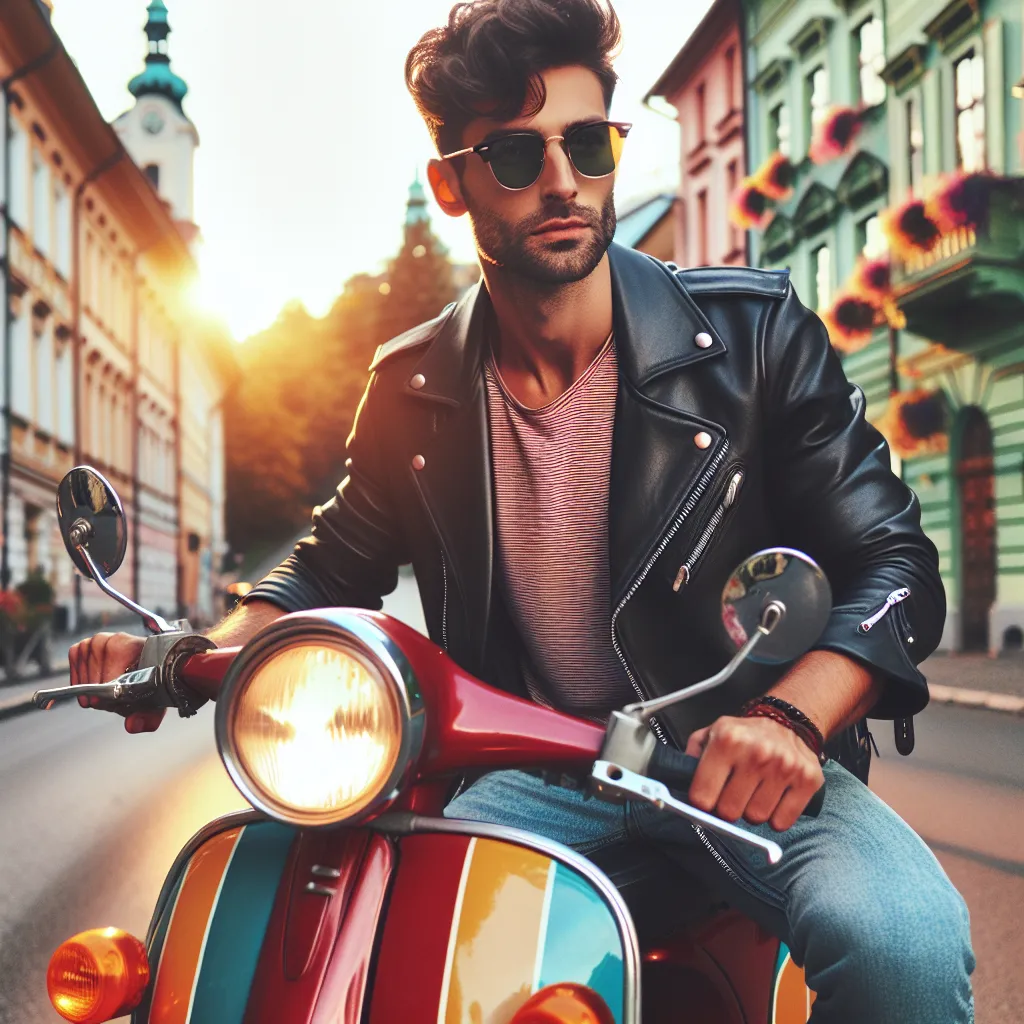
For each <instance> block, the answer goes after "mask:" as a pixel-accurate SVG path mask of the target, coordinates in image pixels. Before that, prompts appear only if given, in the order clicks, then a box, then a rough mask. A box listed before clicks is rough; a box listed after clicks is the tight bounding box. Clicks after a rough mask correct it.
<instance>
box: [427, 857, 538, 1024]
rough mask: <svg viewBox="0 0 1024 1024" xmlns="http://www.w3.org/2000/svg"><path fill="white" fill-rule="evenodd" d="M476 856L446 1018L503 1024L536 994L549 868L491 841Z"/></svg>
mask: <svg viewBox="0 0 1024 1024" xmlns="http://www.w3.org/2000/svg"><path fill="white" fill-rule="evenodd" d="M471 857H472V861H471V863H470V865H469V869H468V877H467V879H466V887H465V892H464V895H463V900H462V907H461V911H460V913H459V916H458V924H457V931H456V937H455V951H454V955H453V956H452V958H451V966H450V971H449V975H448V978H447V982H448V993H447V999H446V1000H444V1001H443V1002H442V1006H443V1007H444V1017H443V1018H442V1019H443V1021H444V1024H467V1022H474V1024H475V1022H477V1021H480V1022H483V1021H487V1022H493V1024H500V1022H501V1021H505V1020H508V1019H509V1018H511V1016H512V1014H513V1013H514V1012H515V1010H516V1009H517V1008H518V1007H519V1006H520V1005H522V1003H524V1002H525V1001H526V1000H527V999H528V998H529V997H530V994H531V991H532V988H533V981H534V972H535V969H536V962H537V945H538V942H539V940H540V937H541V936H540V922H541V918H542V917H543V913H544V896H545V892H546V889H547V883H548V872H549V868H550V864H551V862H550V860H549V859H548V858H547V857H545V856H543V854H539V853H536V852H534V851H533V850H526V849H523V848H522V847H519V846H513V845H511V844H509V843H502V842H498V841H496V840H492V839H478V840H477V841H476V844H475V847H474V849H473V851H472V853H471ZM454 927H455V926H454V924H453V928H454Z"/></svg>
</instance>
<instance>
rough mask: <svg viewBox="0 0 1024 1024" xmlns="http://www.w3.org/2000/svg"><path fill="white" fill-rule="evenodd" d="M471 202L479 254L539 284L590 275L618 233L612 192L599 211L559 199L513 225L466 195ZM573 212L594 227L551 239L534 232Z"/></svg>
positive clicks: (488, 260) (518, 275)
mask: <svg viewBox="0 0 1024 1024" xmlns="http://www.w3.org/2000/svg"><path fill="white" fill-rule="evenodd" d="M467 206H468V208H469V214H470V218H471V220H472V223H473V234H474V236H475V238H476V244H477V249H478V250H479V252H480V256H481V258H482V259H484V260H486V261H487V262H488V263H492V264H494V265H495V266H497V267H501V268H502V269H503V270H507V271H509V272H510V273H512V274H515V275H516V276H517V277H519V278H521V279H523V280H524V281H529V282H531V283H532V284H537V285H548V286H550V285H563V284H574V283H575V282H577V281H582V280H583V279H584V278H586V277H589V276H590V275H591V274H592V273H593V272H594V270H595V269H596V268H597V265H598V264H599V263H600V262H601V260H602V259H603V258H604V254H605V253H606V252H607V251H608V246H609V245H611V243H612V237H613V236H614V235H615V224H616V220H615V202H614V199H613V197H612V194H611V193H610V192H609V193H608V198H607V199H606V200H605V201H604V205H603V206H602V207H601V209H600V210H596V209H594V208H593V207H591V206H582V205H580V204H578V203H572V202H555V203H549V204H548V205H547V206H545V207H544V208H543V209H542V210H540V211H538V212H537V213H535V214H531V215H530V216H529V217H524V218H523V219H522V220H520V221H518V222H516V223H514V224H509V223H508V221H505V220H502V219H501V217H499V216H498V215H497V214H496V213H495V212H494V211H493V210H488V209H485V208H483V207H480V206H477V205H476V204H475V203H472V202H470V200H469V198H468V197H467ZM569 217H574V218H579V219H580V220H583V221H586V223H587V225H588V226H589V227H590V229H591V230H590V231H589V232H588V233H587V234H586V235H584V236H583V237H582V238H566V239H560V240H559V241H553V242H545V241H544V236H543V235H534V234H533V232H534V231H536V230H537V228H539V227H540V226H541V224H543V223H544V222H545V221H548V220H552V219H554V218H559V219H567V218H569Z"/></svg>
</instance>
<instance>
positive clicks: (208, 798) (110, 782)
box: [0, 587, 1024, 1024]
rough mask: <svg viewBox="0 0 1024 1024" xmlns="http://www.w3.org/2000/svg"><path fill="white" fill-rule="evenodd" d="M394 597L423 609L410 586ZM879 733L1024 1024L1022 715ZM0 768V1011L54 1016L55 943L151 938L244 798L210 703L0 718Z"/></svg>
mask: <svg viewBox="0 0 1024 1024" xmlns="http://www.w3.org/2000/svg"><path fill="white" fill-rule="evenodd" d="M403 601H404V602H405V603H404V604H402V603H401V602H403ZM392 608H394V609H395V610H400V611H402V612H404V613H405V614H407V615H408V616H409V617H410V618H413V619H415V615H416V609H415V607H414V604H413V603H411V602H410V598H409V593H408V588H407V587H403V592H402V594H401V599H400V603H399V604H398V605H394V604H393V605H392ZM877 738H878V741H879V746H880V747H881V749H882V757H881V759H880V760H878V761H876V763H875V767H874V769H873V786H874V788H875V789H876V790H877V791H878V792H879V793H880V794H881V795H882V796H883V797H884V798H885V799H886V800H888V801H889V802H890V803H891V804H892V805H893V806H894V807H895V808H896V809H897V810H898V811H899V812H900V813H901V814H902V815H903V816H904V817H905V818H906V819H907V820H908V821H909V822H910V823H911V825H913V826H914V827H915V828H916V829H917V831H918V832H920V833H921V835H922V836H924V837H925V839H926V840H927V841H928V843H929V844H930V845H931V847H932V849H933V850H935V852H936V854H937V856H938V858H939V860H940V861H941V862H942V864H943V865H944V867H945V868H946V870H947V871H948V872H949V874H950V876H951V878H952V879H953V881H954V882H955V883H956V885H957V886H958V887H959V888H960V890H961V892H963V893H964V895H965V897H966V899H967V902H968V904H969V906H970V908H971V913H972V918H973V931H974V940H975V947H976V952H977V955H978V961H979V964H978V971H977V974H976V992H977V1021H978V1024H1019V1022H1020V1021H1022V1020H1024V979H1022V978H1021V976H1020V970H1019V967H1020V959H1021V952H1022V949H1024V937H1022V920H1024V812H1022V807H1024V800H1022V795H1024V719H1022V718H1018V717H1014V716H1008V715H1000V714H996V713H993V712H985V711H975V710H969V709H961V708H949V707H934V708H932V709H930V710H929V711H927V712H926V713H925V714H924V715H922V716H920V717H919V719H918V749H917V752H916V753H915V754H914V756H913V757H912V758H909V759H905V758H900V757H899V756H898V755H897V754H896V753H895V751H894V750H893V747H892V743H891V740H890V738H889V736H888V730H886V729H883V728H879V729H878V737H877ZM0 780H2V787H0V1022H4V1024H6V1022H10V1024H33V1022H37V1021H57V1020H59V1018H58V1017H57V1016H56V1014H55V1013H54V1012H53V1010H52V1009H50V1007H49V1003H48V1000H47V997H46V991H45V971H46V964H47V961H48V959H49V955H50V953H51V952H52V950H53V948H54V947H55V946H56V945H57V944H58V943H59V942H60V941H61V940H62V939H64V938H67V937H69V936H70V935H72V934H74V933H75V932H77V931H80V930H82V929H84V928H91V927H99V926H103V925H109V924H116V925H118V926H120V927H123V928H126V929H128V930H129V931H132V932H134V933H135V934H136V935H140V936H142V935H144V934H145V931H146V927H147V924H148V921H149V916H150V912H151V910H152V906H153V903H154V901H155V898H156V894H157V892H158V890H159V888H160V885H161V882H162V881H163V878H164V874H165V872H166V871H167V869H168V867H169V866H170V864H171V861H172V860H173V858H174V856H175V854H176V853H177V851H178V849H179V848H180V846H181V845H182V844H183V843H184V841H185V840H186V839H187V838H188V836H189V835H191V834H192V833H193V832H194V831H195V830H196V829H197V828H199V827H200V826H201V825H202V824H203V823H205V822H206V821H208V820H209V819H210V818H211V817H213V816H214V815H216V814H218V813H222V812H224V811H227V810H230V809H233V808H236V807H239V806H242V800H241V797H240V796H239V795H238V794H237V792H236V791H235V789H234V788H233V786H232V785H231V783H230V781H229V780H228V778H227V775H226V774H225V772H224V770H223V768H222V767H221V765H220V761H219V759H218V758H217V755H216V752H215V750H214V745H213V715H212V709H210V708H206V709H204V710H203V711H202V712H200V714H199V716H198V717H197V718H195V719H191V720H189V721H179V720H177V719H174V720H170V719H169V720H168V721H167V722H166V723H165V725H164V726H163V727H162V728H161V729H160V731H159V732H158V733H156V734H153V735H146V736H129V735H128V734H126V733H125V732H124V730H123V728H122V726H121V722H120V720H119V719H115V718H113V717H112V716H109V715H106V714H102V713H99V712H95V711H83V710H82V709H80V708H79V707H78V706H77V704H75V705H69V706H64V707H62V708H60V709H58V710H55V711H52V712H49V713H47V714H43V713H31V714H27V715H22V716H20V717H17V718H12V719H9V720H7V721H3V722H0Z"/></svg>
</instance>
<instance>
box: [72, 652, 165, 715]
mask: <svg viewBox="0 0 1024 1024" xmlns="http://www.w3.org/2000/svg"><path fill="white" fill-rule="evenodd" d="M145 642H146V641H145V639H144V638H143V637H140V636H132V635H130V634H129V633H97V634H96V636H92V637H89V639H87V640H79V642H78V643H77V644H75V645H74V647H72V648H71V650H70V651H68V663H69V667H70V669H71V685H72V686H80V685H82V684H83V683H109V682H111V681H112V680H114V679H117V677H118V676H120V675H124V673H125V672H127V671H129V670H130V669H133V668H135V666H136V665H137V664H138V663H139V658H140V656H141V655H142V647H143V644H145ZM78 703H79V704H80V705H81V706H82V707H83V708H88V707H93V708H104V707H105V705H104V704H103V703H102V701H101V700H100V698H99V697H79V698H78ZM106 710H111V711H117V713H118V714H119V715H123V716H124V719H125V722H124V727H125V729H126V730H127V731H128V732H131V733H136V732H154V731H155V730H156V729H159V728H160V723H161V722H162V721H163V720H164V714H165V713H166V709H161V710H160V711H148V712H133V713H129V712H128V711H125V710H122V709H119V708H114V707H110V708H106Z"/></svg>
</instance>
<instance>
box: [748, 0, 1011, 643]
mask: <svg viewBox="0 0 1024 1024" xmlns="http://www.w3.org/2000/svg"><path fill="white" fill-rule="evenodd" d="M1022 12H1024V4H1022V3H1021V0H1012V2H1011V0H953V2H952V3H950V2H948V0H947V2H932V0H845V2H844V0H745V2H744V19H745V32H746V39H747V82H748V87H747V90H748V91H747V138H748V146H749V152H750V157H749V165H750V167H751V169H756V168H757V167H758V166H759V165H760V164H761V163H762V161H763V160H764V159H765V158H766V157H767V156H769V155H770V154H771V153H773V152H774V151H776V150H781V151H782V152H783V153H785V154H787V155H788V156H789V158H790V159H791V161H792V162H793V163H794V164H795V165H796V167H797V181H796V186H795V191H794V195H793V196H792V198H791V199H789V200H788V201H786V202H785V203H783V204H781V205H780V206H779V207H778V210H777V213H776V216H775V218H774V220H773V221H772V222H771V223H770V224H769V225H768V227H767V228H766V230H765V231H764V232H754V233H753V236H754V237H753V244H752V261H753V262H754V263H755V264H758V265H761V266H766V267H788V268H789V269H790V271H791V274H792V279H793V282H794V285H795V287H796V289H797V292H798V294H799V295H800V296H801V298H802V299H803V300H804V302H806V303H807V304H808V305H810V306H812V307H813V308H817V309H825V308H827V307H828V306H829V304H830V302H831V300H832V299H833V298H834V296H835V294H836V290H837V289H839V288H841V287H842V286H843V284H844V282H846V280H847V279H848V277H849V275H850V274H851V272H852V270H853V268H854V265H855V262H856V260H857V257H858V255H859V254H861V253H862V252H863V253H865V254H867V255H870V256H875V255H881V254H882V253H883V252H884V251H885V249H886V241H885V238H884V235H883V234H882V231H881V225H880V220H879V213H880V212H881V211H882V210H883V209H884V208H886V207H888V206H890V205H891V204H899V203H902V202H903V201H904V200H905V199H907V198H909V197H910V196H911V195H913V196H915V197H924V196H926V195H927V194H928V190H929V189H930V188H932V187H933V185H934V181H935V179H936V177H937V176H938V175H940V174H942V173H944V172H949V171H953V170H956V169H962V170H964V171H968V172H971V171H982V170H989V171H991V172H993V173H994V174H996V175H999V176H1001V178H1004V179H1005V180H1000V181H999V182H998V183H997V184H996V185H995V186H994V187H993V188H992V190H991V197H990V200H989V207H988V215H987V216H986V217H985V218H984V219H983V221H980V222H979V223H978V226H977V228H976V229H967V228H962V229H958V230H956V231H955V232H953V233H950V234H947V235H945V236H943V238H942V239H941V240H940V241H939V242H938V243H936V245H935V246H934V247H933V248H931V249H930V250H929V251H927V252H925V253H922V254H920V255H918V256H914V257H911V258H910V259H909V260H901V259H899V258H897V257H896V256H895V255H894V256H893V259H892V279H893V284H894V287H895V295H896V302H897V304H898V307H899V309H900V310H901V311H902V313H903V314H904V315H905V317H906V327H905V328H904V329H902V330H892V331H890V330H889V329H888V328H886V327H881V328H878V329H876V331H875V334H874V336H873V339H872V340H871V342H870V343H869V344H868V345H867V346H866V347H864V348H862V349H861V350H860V351H857V352H854V353H852V354H850V355H848V356H846V357H845V360H844V363H845V367H846V371H847V374H848V375H849V376H850V378H851V379H852V380H854V381H855V382H856V383H857V384H859V385H860V387H861V388H862V389H863V390H864V393H865V395H866V397H867V400H868V417H869V419H872V420H876V419H878V418H879V417H880V416H881V415H882V413H883V412H884V411H885V409H886V407H887V405H888V403H889V396H890V390H892V389H898V390H903V391H906V390H912V389H918V388H922V389H927V390H932V389H940V390H941V392H942V393H943V394H944V396H945V399H946V405H947V409H948V416H947V424H948V451H947V452H945V453H943V454H940V455H931V456H927V457H919V458H913V459H908V460H907V461H906V462H905V463H904V464H903V465H902V466H899V465H898V466H897V468H898V469H899V470H900V471H901V472H902V473H903V475H904V477H905V479H906V480H907V482H908V483H909V484H910V485H911V486H912V487H913V488H914V490H915V491H916V492H917V494H918V496H919V497H920V500H921V505H922V510H923V521H924V526H925V529H926V530H927V531H928V533H929V535H930V536H931V538H932V540H933V541H934V542H935V544H936V546H937V547H938V549H939V554H940V558H941V569H942V574H943V579H944V582H945V585H946V594H947V598H948V605H949V614H948V616H947V620H946V630H945V633H944V635H943V639H942V647H943V648H944V649H947V650H952V651H964V650H975V651H990V652H992V653H995V652H998V651H1001V650H1004V649H1008V650H1012V649H1014V648H1019V647H1020V645H1021V638H1022V630H1024V190H1022V188H1021V182H1020V180H1019V179H1018V178H1017V177H1016V176H1018V175H1020V174H1021V172H1022V167H1021V164H1022V156H1021V145H1022V144H1024V142H1022V140H1024V135H1022V134H1021V131H1022V103H1021V101H1020V100H1019V99H1016V98H1014V96H1013V93H1012V90H1013V88H1014V83H1017V82H1018V81H1019V80H1020V79H1021V77H1022V72H1024V67H1022ZM834 105H841V106H853V107H857V106H859V105H863V106H864V107H866V108H868V109H867V111H866V113H865V115H864V119H863V129H862V131H861V134H860V135H859V137H858V138H857V140H856V142H855V144H854V145H853V147H852V149H851V150H850V152H848V153H847V154H846V155H844V156H841V157H839V158H838V159H836V160H833V161H832V162H830V163H826V164H824V165H821V166H816V165H814V164H812V163H811V162H810V160H809V159H808V158H807V152H808V147H809V144H810V139H811V134H812V131H813V127H814V125H815V124H816V123H817V122H818V119H819V118H822V117H824V116H826V115H825V111H826V110H827V109H828V108H829V107H830V106H834Z"/></svg>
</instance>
